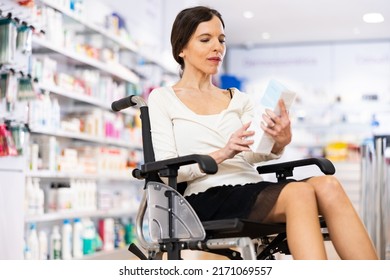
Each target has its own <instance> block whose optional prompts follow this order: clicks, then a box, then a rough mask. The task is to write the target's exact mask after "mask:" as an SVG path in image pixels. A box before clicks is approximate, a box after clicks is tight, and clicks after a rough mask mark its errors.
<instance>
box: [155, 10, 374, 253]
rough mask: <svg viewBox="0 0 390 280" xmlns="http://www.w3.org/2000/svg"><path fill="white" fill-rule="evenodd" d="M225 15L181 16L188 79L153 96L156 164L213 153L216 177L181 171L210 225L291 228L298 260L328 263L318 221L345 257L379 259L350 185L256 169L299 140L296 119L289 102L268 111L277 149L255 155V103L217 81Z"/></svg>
mask: <svg viewBox="0 0 390 280" xmlns="http://www.w3.org/2000/svg"><path fill="white" fill-rule="evenodd" d="M224 28H225V26H224V22H223V20H222V17H221V15H220V13H219V12H218V11H216V10H214V9H210V8H208V7H203V6H197V7H193V8H188V9H185V10H183V11H181V12H180V13H179V14H178V15H177V17H176V19H175V21H174V23H173V27H172V33H171V44H172V52H173V57H174V58H175V60H176V61H177V62H178V63H179V64H180V66H181V71H182V72H181V78H180V80H179V81H178V82H177V83H176V84H175V85H173V86H167V87H161V88H157V89H155V90H153V92H152V93H151V94H150V96H149V100H148V103H149V112H150V121H151V133H152V139H153V148H154V151H155V156H156V160H161V159H167V158H174V157H177V156H184V155H188V154H208V155H210V156H211V157H212V158H214V159H215V161H216V162H217V164H218V172H217V173H216V174H214V175H207V174H204V173H203V172H202V171H201V170H200V169H199V167H198V166H197V165H187V166H184V167H181V168H180V169H179V175H178V182H182V181H186V182H187V184H188V187H187V189H186V191H185V193H184V195H185V197H186V199H187V200H188V201H189V203H190V204H191V205H192V207H193V208H194V210H195V211H196V212H197V214H198V216H199V218H200V219H201V220H203V221H205V220H214V219H224V218H233V217H237V218H248V219H252V220H256V221H260V222H274V223H282V222H285V223H286V225H287V236H288V244H289V249H290V251H291V253H292V256H293V258H294V259H326V258H327V255H326V251H325V247H324V242H323V238H322V234H321V229H320V224H319V219H318V216H319V215H322V216H323V217H324V218H325V220H326V223H327V227H328V230H329V234H330V237H331V239H332V241H333V244H334V246H335V248H336V251H337V252H338V254H339V256H340V257H341V258H342V259H377V256H376V253H375V250H374V248H373V246H372V243H371V240H370V239H369V236H368V234H367V232H366V230H365V228H364V226H363V224H362V223H361V221H360V219H359V217H358V215H357V213H356V212H355V210H354V208H353V206H352V204H351V202H350V201H349V199H348V197H347V195H346V194H345V192H344V190H343V188H342V186H341V185H340V183H339V182H338V181H337V179H336V178H335V177H333V176H325V175H324V176H318V177H311V178H309V179H306V180H302V181H295V180H292V179H290V180H287V181H286V182H282V183H280V182H278V183H275V182H266V181H264V180H263V179H262V177H261V175H259V174H258V173H257V171H256V169H255V168H254V164H255V163H258V162H262V161H266V160H271V159H277V158H279V157H280V156H281V154H282V153H283V150H284V148H285V147H286V145H288V144H289V143H290V142H291V137H292V135H291V127H290V119H289V116H288V113H287V110H286V107H285V104H284V103H283V101H281V100H280V101H279V107H280V112H281V113H280V115H276V114H275V113H274V112H273V111H271V110H267V111H266V113H265V114H264V115H263V116H262V123H261V128H262V129H263V130H264V131H265V133H267V134H269V135H270V136H272V138H273V139H274V140H275V144H274V146H273V148H272V151H271V153H270V154H268V155H264V154H258V153H254V152H252V151H251V149H250V147H249V146H250V145H251V144H252V143H253V141H252V140H249V139H248V137H250V136H252V135H253V134H254V132H253V131H250V130H248V128H249V125H250V121H251V119H252V118H253V116H254V104H253V103H252V101H251V99H250V98H249V97H248V96H247V95H246V94H244V93H242V92H240V91H239V90H238V89H228V90H225V89H220V88H218V87H217V86H215V85H214V84H213V83H212V76H213V75H215V74H217V72H218V69H219V67H220V66H221V64H222V61H223V58H224V56H225V52H226V45H225V33H224Z"/></svg>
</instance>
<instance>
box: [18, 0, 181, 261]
mask: <svg viewBox="0 0 390 280" xmlns="http://www.w3.org/2000/svg"><path fill="white" fill-rule="evenodd" d="M37 3H40V4H43V5H45V6H46V7H50V8H52V9H54V10H55V11H56V12H58V13H60V14H61V15H62V17H63V18H64V25H65V22H66V23H68V22H70V23H71V25H72V27H74V26H76V30H77V31H76V32H80V33H82V34H86V36H90V35H91V34H93V35H94V36H96V35H97V36H99V37H101V40H100V42H104V43H105V44H107V47H110V48H111V47H112V48H114V49H115V50H116V51H118V50H119V53H121V52H124V53H126V54H129V53H130V54H131V56H132V57H133V58H134V59H133V60H132V63H134V64H136V61H137V59H138V58H142V60H143V61H146V62H147V63H148V64H153V65H154V66H156V67H158V68H159V69H160V70H161V72H162V73H168V74H170V75H176V74H175V72H176V71H175V69H172V68H170V67H169V66H167V65H165V64H164V63H163V62H161V61H160V60H159V58H154V57H150V56H147V55H145V54H142V53H141V52H140V51H139V50H138V48H137V46H136V45H135V44H133V43H132V42H131V41H128V40H124V39H122V38H120V37H118V36H117V35H114V34H112V33H111V32H109V31H107V30H105V29H104V28H102V27H99V26H97V25H95V24H93V23H91V22H89V21H88V20H86V19H84V18H82V17H80V16H79V15H77V14H76V13H74V12H71V11H70V10H68V9H66V8H64V7H62V6H59V5H58V1H48V0H39V1H37ZM90 43H91V44H93V40H92V42H90ZM156 55H157V54H156ZM34 56H36V57H45V56H48V57H50V59H53V60H55V61H57V64H58V65H61V66H62V65H66V66H65V68H67V69H72V68H74V69H76V68H77V69H80V68H83V69H93V70H94V71H99V72H100V73H101V75H102V76H105V77H111V78H112V79H113V81H115V82H116V83H119V84H120V83H124V84H132V85H135V86H136V87H137V86H140V84H142V78H143V77H141V76H140V75H139V74H137V73H136V72H135V71H134V70H133V69H135V68H136V65H134V66H133V67H131V68H132V69H130V68H129V67H128V66H124V65H121V64H120V63H118V62H110V61H102V60H98V59H96V58H92V57H89V56H87V55H85V54H84V53H80V52H77V51H75V50H74V49H73V48H67V47H64V46H62V45H59V44H58V43H54V42H51V41H49V40H48V39H46V36H45V35H43V34H40V35H36V36H34V37H33V57H34ZM127 57H128V56H127ZM37 88H38V89H39V90H40V91H41V92H42V93H48V94H49V95H50V96H55V97H56V99H58V100H59V103H60V107H61V108H63V107H64V108H65V111H66V107H67V106H69V104H70V105H71V109H70V110H72V109H73V108H74V107H75V106H82V107H84V108H86V110H89V109H94V108H98V109H99V110H102V111H105V112H111V108H110V103H111V102H112V101H113V100H111V102H107V100H106V99H105V100H101V99H99V98H96V97H93V96H90V95H86V94H81V93H80V92H76V91H75V90H69V89H65V88H64V87H62V86H59V85H57V84H56V83H55V82H54V81H53V79H52V80H49V81H47V80H45V79H44V78H43V79H40V80H39V81H38V83H37ZM120 114H124V115H125V116H124V117H129V118H136V117H138V115H137V114H138V112H137V111H135V110H131V109H130V110H127V112H123V113H120ZM30 130H31V136H32V138H39V137H55V138H56V139H57V140H58V141H59V142H65V143H84V144H88V145H92V146H97V147H119V148H124V149H128V150H135V151H140V150H141V149H142V147H141V145H140V143H131V142H130V141H128V140H123V139H114V138H109V137H104V136H95V135H89V134H86V133H81V132H74V131H67V130H64V129H61V128H59V127H56V128H53V127H50V128H47V127H41V126H34V125H31V126H30ZM65 145H66V144H65ZM27 161H28V160H27ZM25 175H26V178H38V179H39V180H40V184H41V188H43V189H45V192H46V193H47V191H48V189H49V188H50V185H51V184H52V183H53V182H54V183H58V182H69V181H71V180H75V179H77V180H95V181H96V182H97V184H98V187H101V185H102V186H103V188H107V187H110V186H111V185H113V186H115V187H116V188H121V187H123V188H129V187H135V188H136V189H141V188H137V187H138V186H140V184H141V182H139V181H136V180H134V179H132V178H131V173H130V172H126V171H121V172H118V173H112V172H103V173H84V172H64V171H56V170H54V171H53V170H51V171H50V170H30V169H29V167H26V171H25ZM134 193H135V194H136V193H137V191H135V192H134ZM136 209H137V205H131V207H130V208H125V209H114V210H99V209H97V210H85V211H79V210H75V211H73V210H67V211H59V212H49V213H48V212H46V213H44V214H40V215H34V214H33V215H25V216H24V222H25V224H26V225H27V224H30V223H38V227H39V226H41V228H44V227H45V226H48V225H52V224H60V223H61V222H62V221H63V220H65V219H74V218H91V219H94V220H97V219H102V218H118V219H119V218H122V217H130V218H131V217H134V216H135V213H136ZM46 210H47V209H46ZM26 228H27V226H26ZM118 253H119V254H122V255H123V254H124V253H123V249H120V250H118ZM106 254H107V255H106V257H107V258H116V257H115V252H112V251H110V252H107V253H106ZM87 258H88V259H93V258H94V255H88V257H87ZM96 258H105V253H104V252H99V253H97V254H96Z"/></svg>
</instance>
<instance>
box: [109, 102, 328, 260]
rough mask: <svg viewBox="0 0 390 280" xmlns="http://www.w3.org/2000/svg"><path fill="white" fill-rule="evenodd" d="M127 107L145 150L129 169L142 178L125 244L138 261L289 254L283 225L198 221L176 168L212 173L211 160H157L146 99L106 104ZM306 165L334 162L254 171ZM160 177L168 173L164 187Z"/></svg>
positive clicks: (289, 166) (278, 171) (315, 161)
mask: <svg viewBox="0 0 390 280" xmlns="http://www.w3.org/2000/svg"><path fill="white" fill-rule="evenodd" d="M129 107H135V108H138V109H139V110H140V118H141V124H142V144H143V154H144V164H142V165H141V166H140V168H136V169H134V170H133V171H132V175H133V177H135V178H137V179H140V180H144V181H145V184H144V195H143V198H142V200H141V203H140V206H139V211H138V214H137V218H136V225H135V229H136V236H137V241H136V242H135V243H132V244H130V246H129V251H130V252H132V253H133V254H134V255H135V256H137V257H138V258H139V259H141V260H161V259H163V256H164V254H166V259H168V260H181V259H182V256H181V254H182V250H198V251H199V250H200V251H204V252H209V253H214V254H217V255H220V256H224V257H226V258H228V259H231V260H273V259H276V257H275V255H276V254H277V253H279V254H286V255H289V254H290V252H289V248H288V242H287V236H286V225H285V224H284V223H273V224H271V223H260V222H256V221H251V220H248V219H238V218H235V219H222V220H213V221H203V222H201V221H200V220H199V218H198V216H197V215H196V213H195V211H194V210H193V209H192V207H191V205H190V204H189V203H188V202H187V201H186V199H185V198H184V197H183V195H182V194H183V191H184V190H183V189H185V184H183V183H179V184H178V183H177V175H178V170H179V168H180V167H181V166H184V165H188V164H198V165H199V167H200V168H201V169H202V171H203V172H205V173H207V174H215V173H216V172H217V170H218V166H217V164H216V162H215V161H214V160H213V159H212V158H211V157H210V156H208V155H199V154H193V155H186V156H181V157H177V158H171V159H166V160H161V161H156V160H155V157H154V151H153V146H152V136H151V132H150V120H149V111H148V106H147V103H146V102H145V100H144V99H142V98H141V97H139V96H134V95H133V96H128V97H125V98H122V99H120V100H117V101H114V102H113V103H112V104H111V108H112V110H113V111H115V112H118V111H120V110H123V109H126V108H129ZM308 165H316V166H317V167H318V168H319V169H320V171H321V172H322V173H324V174H327V175H333V174H334V173H335V168H334V166H333V164H332V163H331V162H330V161H329V160H327V159H325V158H308V159H301V160H295V161H290V162H282V163H275V164H270V165H264V166H258V167H257V171H258V172H259V173H260V174H267V173H274V174H275V175H276V178H277V180H278V181H283V180H286V179H287V178H288V177H291V176H293V170H294V168H296V167H302V166H308ZM161 177H167V179H168V184H167V185H166V184H164V183H163V182H162V180H161ZM319 219H320V224H321V231H322V234H323V238H324V241H325V240H329V235H328V232H327V228H326V223H325V221H324V220H323V218H322V217H319ZM145 225H147V227H148V231H146V230H145V229H146V228H147V227H145ZM136 243H137V244H136ZM139 246H140V247H141V248H140V247H139Z"/></svg>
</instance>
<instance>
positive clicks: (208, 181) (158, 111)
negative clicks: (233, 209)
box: [148, 87, 280, 195]
mask: <svg viewBox="0 0 390 280" xmlns="http://www.w3.org/2000/svg"><path fill="white" fill-rule="evenodd" d="M148 107H149V114H150V122H151V133H152V140H153V149H154V153H155V158H156V160H162V159H168V158H174V157H177V156H184V155H189V154H209V153H211V152H214V151H216V150H218V149H221V148H223V147H224V146H225V145H226V143H227V142H228V140H229V138H230V136H231V134H232V133H234V132H235V131H236V130H238V129H239V128H240V127H242V125H243V124H245V123H247V122H249V121H251V120H252V118H253V115H254V104H253V101H252V99H251V98H250V97H249V96H248V95H247V94H245V93H243V92H241V91H239V90H238V89H234V95H233V97H232V99H231V101H230V104H229V106H228V107H227V108H226V109H225V110H223V111H222V112H221V113H219V114H213V115H199V114H196V113H194V112H193V111H192V110H190V109H189V108H188V107H187V106H186V105H185V104H184V103H182V102H181V101H180V99H179V98H178V97H177V96H176V94H175V92H174V90H173V88H172V87H160V88H156V89H154V90H153V91H152V92H151V94H150V96H149V98H148ZM279 157H280V155H275V154H270V155H262V154H257V153H253V152H242V153H239V154H237V155H236V156H235V157H233V158H232V159H227V160H225V161H223V162H222V163H220V164H219V165H218V172H217V173H216V174H213V175H208V174H205V173H203V172H202V171H201V170H200V168H199V167H198V165H197V164H192V165H187V166H182V167H181V168H180V169H179V176H178V182H183V181H187V184H188V187H187V189H186V191H185V193H184V195H190V194H196V193H198V192H203V191H205V190H207V189H208V188H210V187H212V186H222V185H243V184H246V183H254V182H259V181H261V180H262V177H261V175H259V174H258V173H257V171H256V169H255V168H254V165H253V164H254V163H257V162H261V161H266V160H270V159H276V158H279Z"/></svg>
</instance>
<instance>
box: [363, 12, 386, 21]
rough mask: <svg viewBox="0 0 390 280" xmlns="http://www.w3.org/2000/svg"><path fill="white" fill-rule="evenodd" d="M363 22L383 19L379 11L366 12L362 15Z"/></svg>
mask: <svg viewBox="0 0 390 280" xmlns="http://www.w3.org/2000/svg"><path fill="white" fill-rule="evenodd" d="M363 20H364V22H367V23H380V22H383V21H384V20H385V18H384V17H383V15H382V14H381V13H367V14H364V15H363Z"/></svg>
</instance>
